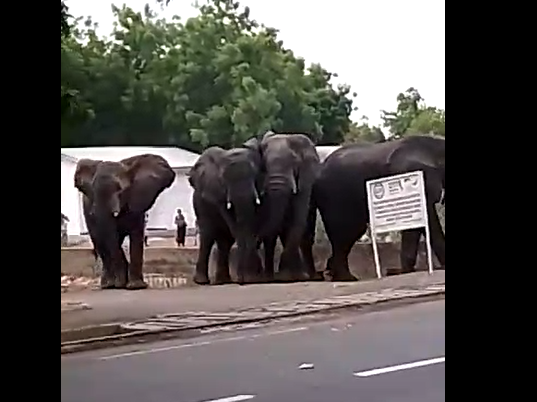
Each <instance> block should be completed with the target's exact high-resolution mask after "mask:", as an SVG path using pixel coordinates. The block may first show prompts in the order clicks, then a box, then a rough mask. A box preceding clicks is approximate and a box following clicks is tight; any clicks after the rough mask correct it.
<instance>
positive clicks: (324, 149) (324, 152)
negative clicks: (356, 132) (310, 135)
mask: <svg viewBox="0 0 537 402" xmlns="http://www.w3.org/2000/svg"><path fill="white" fill-rule="evenodd" d="M316 148H317V153H318V154H319V158H321V162H324V160H325V159H326V158H328V156H329V155H330V154H331V153H332V152H334V151H336V150H338V149H339V148H341V146H340V145H334V146H332V145H321V146H318V147H316Z"/></svg>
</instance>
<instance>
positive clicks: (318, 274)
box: [308, 271, 324, 282]
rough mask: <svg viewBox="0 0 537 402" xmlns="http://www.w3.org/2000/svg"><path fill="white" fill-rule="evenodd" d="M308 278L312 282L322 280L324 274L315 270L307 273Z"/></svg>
mask: <svg viewBox="0 0 537 402" xmlns="http://www.w3.org/2000/svg"><path fill="white" fill-rule="evenodd" d="M308 280H310V281H312V282H323V281H324V275H323V273H322V272H320V271H315V272H312V273H310V274H309V278H308Z"/></svg>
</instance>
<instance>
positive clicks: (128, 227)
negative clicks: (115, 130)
mask: <svg viewBox="0 0 537 402" xmlns="http://www.w3.org/2000/svg"><path fill="white" fill-rule="evenodd" d="M174 180H175V173H174V171H173V170H172V169H171V167H170V166H169V165H168V163H167V162H166V161H165V160H164V159H163V158H161V157H160V156H157V155H151V154H146V155H140V156H135V157H132V158H128V159H124V160H122V161H121V162H106V161H96V160H90V159H82V160H80V161H79V162H78V165H77V169H76V172H75V177H74V182H75V187H76V188H77V189H78V190H80V191H81V192H82V193H83V194H84V199H83V210H84V217H85V219H86V225H87V227H88V231H89V235H90V237H91V240H92V242H93V245H94V249H95V252H96V254H97V255H98V256H99V257H101V259H102V261H103V273H102V276H101V288H102V289H125V288H126V289H130V290H137V289H145V288H147V284H146V283H145V282H144V278H143V272H142V269H143V255H144V214H145V212H146V211H148V210H149V209H150V208H151V207H152V206H153V204H154V203H155V201H156V199H157V197H158V196H159V195H160V194H161V193H162V192H163V191H164V190H165V189H166V188H168V187H170V186H171V185H172V183H173V181H174ZM127 236H129V240H130V261H131V263H130V264H129V263H128V262H127V259H126V257H125V253H124V252H123V249H122V247H121V245H122V244H123V241H124V240H125V237H127Z"/></svg>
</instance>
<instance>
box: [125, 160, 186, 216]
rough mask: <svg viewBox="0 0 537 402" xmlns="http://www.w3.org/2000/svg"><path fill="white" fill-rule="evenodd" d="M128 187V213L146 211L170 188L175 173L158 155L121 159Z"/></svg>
mask: <svg viewBox="0 0 537 402" xmlns="http://www.w3.org/2000/svg"><path fill="white" fill-rule="evenodd" d="M121 163H122V164H123V166H125V168H126V172H127V176H128V177H129V180H130V186H129V188H128V189H127V199H126V204H127V205H128V208H129V210H130V211H133V212H146V211H148V210H149V209H150V208H151V207H152V206H153V204H155V201H156V200H157V198H158V196H159V195H160V194H161V193H162V192H163V191H164V190H166V189H167V188H169V187H171V185H172V184H173V182H174V180H175V172H174V171H173V169H172V168H171V167H170V165H169V164H168V162H166V160H165V159H164V158H162V157H160V156H158V155H152V154H145V155H139V156H134V157H132V158H128V159H123V160H122V161H121Z"/></svg>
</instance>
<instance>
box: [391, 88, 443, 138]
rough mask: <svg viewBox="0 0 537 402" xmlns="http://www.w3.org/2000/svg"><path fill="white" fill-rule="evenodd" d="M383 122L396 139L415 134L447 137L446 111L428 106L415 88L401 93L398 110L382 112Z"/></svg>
mask: <svg viewBox="0 0 537 402" xmlns="http://www.w3.org/2000/svg"><path fill="white" fill-rule="evenodd" d="M382 120H383V121H384V127H386V128H388V129H389V130H390V133H391V135H392V136H393V137H394V138H400V137H403V136H405V135H415V134H435V135H441V136H443V137H445V136H446V112H445V110H442V109H438V108H435V107H428V106H426V105H425V104H424V99H423V98H422V96H421V95H420V93H419V92H418V90H417V89H415V88H409V89H407V90H406V92H404V93H400V94H399V95H398V96H397V110H396V111H395V112H386V111H382Z"/></svg>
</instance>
